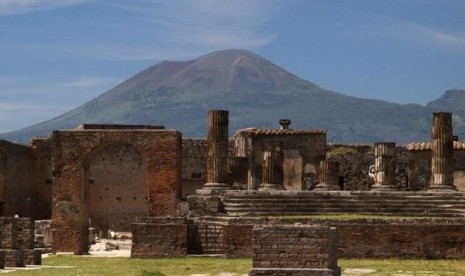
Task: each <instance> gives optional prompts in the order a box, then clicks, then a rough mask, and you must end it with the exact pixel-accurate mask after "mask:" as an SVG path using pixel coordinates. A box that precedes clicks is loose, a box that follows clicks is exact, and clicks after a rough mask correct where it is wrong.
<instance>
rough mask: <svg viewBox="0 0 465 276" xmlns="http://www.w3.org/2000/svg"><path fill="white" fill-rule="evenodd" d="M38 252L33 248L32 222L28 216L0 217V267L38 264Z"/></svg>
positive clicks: (39, 258) (39, 260) (39, 262)
mask: <svg viewBox="0 0 465 276" xmlns="http://www.w3.org/2000/svg"><path fill="white" fill-rule="evenodd" d="M40 253H41V252H40V251H35V250H34V223H33V221H32V220H31V219H30V218H13V217H0V259H1V260H0V268H3V266H6V267H14V266H25V265H40V264H41V257H40ZM2 265H3V266H2Z"/></svg>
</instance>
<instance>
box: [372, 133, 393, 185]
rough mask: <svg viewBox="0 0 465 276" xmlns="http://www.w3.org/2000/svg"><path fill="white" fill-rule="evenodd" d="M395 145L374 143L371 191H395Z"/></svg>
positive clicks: (391, 143)
mask: <svg viewBox="0 0 465 276" xmlns="http://www.w3.org/2000/svg"><path fill="white" fill-rule="evenodd" d="M395 185H396V143H393V142H378V143H375V184H374V185H373V187H372V188H371V189H372V190H373V191H393V190H396V186H395Z"/></svg>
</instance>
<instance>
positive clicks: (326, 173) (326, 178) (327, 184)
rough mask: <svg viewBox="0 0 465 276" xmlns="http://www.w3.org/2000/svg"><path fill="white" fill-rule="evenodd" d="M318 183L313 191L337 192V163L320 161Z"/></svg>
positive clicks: (338, 188)
mask: <svg viewBox="0 0 465 276" xmlns="http://www.w3.org/2000/svg"><path fill="white" fill-rule="evenodd" d="M318 178H319V180H320V183H318V184H317V185H316V186H315V188H314V190H316V191H338V190H340V189H341V188H340V187H339V162H337V161H330V160H322V161H320V172H319V176H318Z"/></svg>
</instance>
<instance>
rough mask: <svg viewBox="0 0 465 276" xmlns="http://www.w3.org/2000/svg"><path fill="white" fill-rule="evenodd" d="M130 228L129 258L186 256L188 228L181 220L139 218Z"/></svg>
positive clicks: (185, 222)
mask: <svg viewBox="0 0 465 276" xmlns="http://www.w3.org/2000/svg"><path fill="white" fill-rule="evenodd" d="M137 221H138V222H137V223H133V224H132V225H131V227H132V247H131V257H137V258H146V257H151V258H164V257H178V256H186V255H187V247H188V242H189V241H188V240H189V239H188V236H189V233H188V231H189V227H188V224H187V221H186V220H185V219H182V218H139V219H138V220H137Z"/></svg>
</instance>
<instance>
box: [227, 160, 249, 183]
mask: <svg viewBox="0 0 465 276" xmlns="http://www.w3.org/2000/svg"><path fill="white" fill-rule="evenodd" d="M247 163H248V159H247V157H240V156H229V157H228V168H229V170H228V174H229V177H230V179H229V183H230V184H231V185H233V186H234V187H236V188H242V189H243V188H247ZM237 186H240V187H237Z"/></svg>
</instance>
